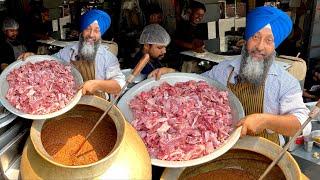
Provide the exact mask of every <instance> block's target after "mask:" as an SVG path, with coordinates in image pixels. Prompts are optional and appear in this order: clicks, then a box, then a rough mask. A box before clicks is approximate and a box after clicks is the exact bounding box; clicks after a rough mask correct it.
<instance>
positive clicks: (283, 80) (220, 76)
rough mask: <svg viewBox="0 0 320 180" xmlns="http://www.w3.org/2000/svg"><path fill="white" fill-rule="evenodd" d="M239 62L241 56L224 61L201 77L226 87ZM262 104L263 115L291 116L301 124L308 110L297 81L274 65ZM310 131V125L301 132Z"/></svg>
mask: <svg viewBox="0 0 320 180" xmlns="http://www.w3.org/2000/svg"><path fill="white" fill-rule="evenodd" d="M240 61H241V56H236V57H235V59H233V60H225V61H223V62H221V63H219V64H218V65H216V66H214V67H213V68H212V69H211V70H209V71H207V72H205V73H203V74H202V75H203V76H206V77H209V78H212V79H214V80H217V81H219V82H220V83H222V84H223V85H225V86H227V81H228V77H229V75H230V73H231V71H232V69H233V68H234V71H233V73H232V74H231V77H230V83H233V84H235V83H236V79H237V78H236V77H237V76H238V74H239V70H240ZM263 103H264V104H263V112H264V113H270V114H275V115H288V114H291V115H294V116H296V117H297V118H298V120H299V121H300V123H301V124H302V123H303V122H304V121H305V120H306V119H307V118H308V113H309V109H308V108H307V107H306V106H305V104H304V103H303V99H302V90H301V87H300V85H299V82H298V80H297V79H295V78H294V77H293V76H292V75H290V74H289V73H288V72H287V71H286V70H285V69H284V68H282V67H280V66H279V65H277V64H276V63H273V64H272V65H271V67H270V70H269V72H268V75H267V79H266V82H265V89H264V102H263ZM310 131H311V124H309V125H308V126H307V127H306V128H305V129H304V131H303V132H304V133H305V134H309V133H310Z"/></svg>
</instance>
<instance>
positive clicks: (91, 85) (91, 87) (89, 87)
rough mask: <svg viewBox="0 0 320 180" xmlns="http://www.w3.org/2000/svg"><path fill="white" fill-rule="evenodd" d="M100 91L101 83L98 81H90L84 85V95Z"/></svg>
mask: <svg viewBox="0 0 320 180" xmlns="http://www.w3.org/2000/svg"><path fill="white" fill-rule="evenodd" d="M97 90H99V83H98V81H96V80H89V81H86V82H84V84H83V85H82V94H83V95H85V94H93V93H95V92H96V91H97Z"/></svg>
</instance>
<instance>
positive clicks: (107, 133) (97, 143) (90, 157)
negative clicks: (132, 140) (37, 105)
mask: <svg viewBox="0 0 320 180" xmlns="http://www.w3.org/2000/svg"><path fill="white" fill-rule="evenodd" d="M87 117H88V118H82V117H79V116H76V117H67V118H63V119H58V120H50V121H48V122H46V123H45V124H44V126H43V128H42V131H41V141H42V144H43V146H44V148H45V150H46V151H47V152H48V154H49V155H51V156H52V157H53V159H54V160H55V161H56V162H58V163H61V164H64V165H71V166H76V165H85V164H90V163H93V162H96V161H98V160H100V159H102V158H104V157H105V156H107V155H108V153H110V152H111V150H112V148H113V147H114V145H115V143H116V139H117V131H116V127H115V125H114V123H113V121H112V120H111V119H110V117H109V116H108V117H106V118H105V119H104V120H103V121H102V122H101V123H100V124H99V126H98V127H97V128H96V130H95V131H94V132H93V134H92V135H91V137H90V138H89V140H88V141H86V143H85V144H84V145H83V147H82V148H81V150H80V151H79V153H78V156H76V155H75V151H76V150H77V149H78V147H79V146H80V144H81V143H82V142H83V140H84V139H85V136H86V135H87V133H89V131H90V130H91V128H92V127H93V126H94V124H95V122H96V121H97V120H98V119H97V118H93V117H90V116H87ZM89 117H90V118H91V119H90V118H89ZM79 155H80V156H79Z"/></svg>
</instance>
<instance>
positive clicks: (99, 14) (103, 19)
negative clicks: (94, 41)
mask: <svg viewBox="0 0 320 180" xmlns="http://www.w3.org/2000/svg"><path fill="white" fill-rule="evenodd" d="M94 21H97V22H98V24H99V28H100V33H101V35H103V34H104V33H105V32H106V31H107V30H108V28H109V27H110V24H111V18H110V16H109V15H108V14H107V13H106V12H104V11H101V10H98V9H93V10H90V11H87V12H86V13H84V14H83V15H82V16H81V23H80V30H81V31H83V30H85V29H86V28H87V27H88V26H89V25H90V24H92V23H93V22H94Z"/></svg>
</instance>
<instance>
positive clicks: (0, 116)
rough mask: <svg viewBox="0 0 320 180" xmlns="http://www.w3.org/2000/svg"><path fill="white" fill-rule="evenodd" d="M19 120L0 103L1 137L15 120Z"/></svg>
mask: <svg viewBox="0 0 320 180" xmlns="http://www.w3.org/2000/svg"><path fill="white" fill-rule="evenodd" d="M16 118H17V116H16V115H14V114H12V113H10V111H8V110H7V109H6V108H5V107H4V106H2V104H1V103H0V136H1V135H2V134H3V133H4V132H6V131H7V130H8V129H9V128H10V127H11V125H12V124H14V123H12V122H13V120H15V119H16Z"/></svg>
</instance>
